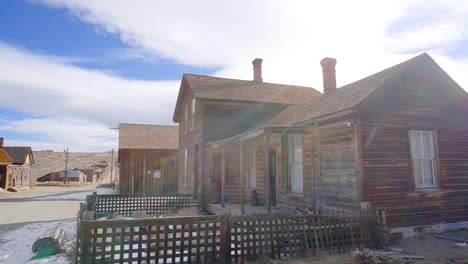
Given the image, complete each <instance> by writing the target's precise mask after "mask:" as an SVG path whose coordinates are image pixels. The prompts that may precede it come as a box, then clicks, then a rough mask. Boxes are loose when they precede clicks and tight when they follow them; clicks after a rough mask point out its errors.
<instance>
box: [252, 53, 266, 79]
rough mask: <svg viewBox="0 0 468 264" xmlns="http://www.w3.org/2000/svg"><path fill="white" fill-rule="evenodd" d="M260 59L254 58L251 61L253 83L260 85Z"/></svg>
mask: <svg viewBox="0 0 468 264" xmlns="http://www.w3.org/2000/svg"><path fill="white" fill-rule="evenodd" d="M262 61H263V60H262V59H259V58H256V59H255V60H253V61H252V65H253V74H254V79H253V80H254V81H255V82H258V83H261V82H263V78H262Z"/></svg>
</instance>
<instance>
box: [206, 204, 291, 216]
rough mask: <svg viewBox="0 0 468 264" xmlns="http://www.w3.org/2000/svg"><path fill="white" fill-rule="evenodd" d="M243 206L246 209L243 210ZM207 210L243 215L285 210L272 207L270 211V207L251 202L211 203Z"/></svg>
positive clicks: (215, 212)
mask: <svg viewBox="0 0 468 264" xmlns="http://www.w3.org/2000/svg"><path fill="white" fill-rule="evenodd" d="M242 207H243V208H244V211H242ZM206 211H207V212H209V213H212V214H223V213H224V212H228V213H229V214H231V215H241V214H268V213H281V212H283V213H284V212H285V211H283V210H281V209H279V208H273V207H272V208H271V209H270V212H268V208H267V207H266V206H263V205H260V206H252V205H250V204H243V206H242V205H241V204H240V203H236V204H228V203H226V204H224V208H223V205H222V204H220V203H209V204H207V205H206Z"/></svg>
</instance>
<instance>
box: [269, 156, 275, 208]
mask: <svg viewBox="0 0 468 264" xmlns="http://www.w3.org/2000/svg"><path fill="white" fill-rule="evenodd" d="M268 166H269V168H268V172H269V175H268V177H269V178H270V190H269V191H270V195H269V196H270V205H271V206H276V198H277V197H276V149H272V150H270V151H268Z"/></svg>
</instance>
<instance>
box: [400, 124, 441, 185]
mask: <svg viewBox="0 0 468 264" xmlns="http://www.w3.org/2000/svg"><path fill="white" fill-rule="evenodd" d="M414 132H416V133H418V132H419V133H421V132H430V133H431V136H432V150H433V153H432V155H433V159H415V158H414V157H413V143H412V140H411V133H414ZM421 135H422V134H421ZM421 142H422V141H421ZM408 143H409V144H408V145H409V152H410V153H409V154H410V166H411V167H410V168H411V176H412V179H413V181H412V185H413V189H416V190H431V189H438V188H439V176H440V171H439V151H438V144H437V131H436V130H431V129H410V130H408ZM415 160H431V161H432V163H431V164H432V174H433V175H432V177H433V182H434V185H433V186H422V185H421V186H418V184H417V179H416V173H415ZM423 179H424V176H423Z"/></svg>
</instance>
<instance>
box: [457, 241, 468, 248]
mask: <svg viewBox="0 0 468 264" xmlns="http://www.w3.org/2000/svg"><path fill="white" fill-rule="evenodd" d="M455 245H457V246H459V247H468V244H467V243H465V242H463V243H456V244H455Z"/></svg>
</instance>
